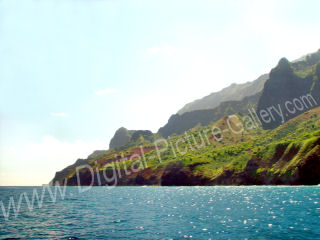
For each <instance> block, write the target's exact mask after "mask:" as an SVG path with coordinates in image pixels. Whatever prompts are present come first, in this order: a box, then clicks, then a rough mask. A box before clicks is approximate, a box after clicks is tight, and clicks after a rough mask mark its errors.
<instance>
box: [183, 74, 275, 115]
mask: <svg viewBox="0 0 320 240" xmlns="http://www.w3.org/2000/svg"><path fill="white" fill-rule="evenodd" d="M268 78H269V76H268V74H263V75H261V76H260V77H259V78H257V79H256V80H255V81H252V82H247V83H243V84H235V83H234V84H232V85H230V86H229V87H226V88H224V89H222V90H221V91H219V92H214V93H211V94H210V95H208V96H206V97H204V98H201V99H198V100H195V101H193V102H191V103H188V104H186V105H185V106H184V107H183V108H182V109H180V110H179V111H178V113H177V114H179V115H182V114H184V113H186V112H192V111H195V110H204V109H213V108H216V107H218V106H219V104H220V103H222V102H226V101H241V100H242V99H243V98H245V97H249V96H252V95H255V94H257V93H259V92H261V91H262V89H263V86H264V83H265V82H266V80H267V79H268Z"/></svg>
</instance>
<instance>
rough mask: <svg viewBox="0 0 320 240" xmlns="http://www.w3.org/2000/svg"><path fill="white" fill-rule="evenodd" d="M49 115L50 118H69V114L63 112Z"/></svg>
mask: <svg viewBox="0 0 320 240" xmlns="http://www.w3.org/2000/svg"><path fill="white" fill-rule="evenodd" d="M50 115H51V116H52V117H69V114H68V113H64V112H59V113H54V112H52V113H50Z"/></svg>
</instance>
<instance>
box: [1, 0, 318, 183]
mask: <svg viewBox="0 0 320 240" xmlns="http://www.w3.org/2000/svg"><path fill="white" fill-rule="evenodd" d="M319 12H320V1H318V0H315V1H311V0H310V1H302V0H301V1H292V0H288V1H284V0H280V1H279V0H277V1H270V0H267V1H225V0H223V1H222V0H221V1H213V0H209V1H203V0H201V1H196V0H193V1H187V0H181V1H175V0H167V1H164V0H161V1H160V0H159V1H151V0H145V1H135V0H130V1H129V0H128V1H125V0H106V1H103V0H96V1H94V0H90V1H87V0H52V1H47V0H42V1H39V0H38V1H36V0H17V1H14V0H0V98H1V99H0V100H1V101H0V185H39V184H42V183H48V182H49V181H50V180H51V179H52V178H53V176H54V174H55V172H56V171H58V170H61V169H63V168H64V167H66V166H67V165H69V164H72V163H73V162H74V161H75V160H76V159H77V158H85V157H86V156H87V155H89V154H90V153H91V152H92V151H93V150H95V149H107V148H108V144H109V140H110V138H111V137H112V136H113V134H114V132H115V130H116V129H118V128H119V127H121V126H124V127H126V128H128V129H150V130H152V131H157V130H158V128H159V127H161V126H163V125H164V124H165V123H166V122H167V120H168V118H169V117H170V115H171V114H173V113H175V112H177V111H178V110H179V109H180V108H181V107H183V105H184V104H186V103H188V102H190V101H192V100H194V99H197V98H200V97H203V96H205V95H208V94H209V93H211V92H214V91H217V90H220V89H221V88H223V87H226V86H228V85H230V84H231V83H233V82H236V83H242V82H247V81H252V80H254V79H256V78H257V77H258V76H259V75H261V74H263V73H265V72H269V71H270V69H271V68H272V67H274V66H275V65H276V64H277V62H278V60H279V59H280V58H281V57H284V56H285V57H287V58H288V59H289V60H294V59H296V58H299V57H300V56H302V55H304V54H306V53H309V52H314V51H317V50H318V49H319V48H320V14H319Z"/></svg>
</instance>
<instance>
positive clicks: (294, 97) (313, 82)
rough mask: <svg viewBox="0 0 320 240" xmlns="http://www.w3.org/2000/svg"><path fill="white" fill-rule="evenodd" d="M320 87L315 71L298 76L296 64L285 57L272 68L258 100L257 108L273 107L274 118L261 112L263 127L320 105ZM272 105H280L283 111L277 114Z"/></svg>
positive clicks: (273, 124)
mask: <svg viewBox="0 0 320 240" xmlns="http://www.w3.org/2000/svg"><path fill="white" fill-rule="evenodd" d="M312 63H313V62H312ZM309 67H312V65H311V66H309ZM314 68H315V66H314ZM318 89H319V81H318V78H317V76H316V74H315V71H314V72H311V73H310V74H308V75H307V76H305V77H301V76H298V75H297V74H296V73H295V71H294V67H293V64H291V63H290V62H289V61H288V60H287V59H285V58H282V59H281V60H280V61H279V64H278V65H277V66H276V67H275V68H274V69H272V70H271V72H270V78H269V79H268V80H267V81H266V83H265V86H264V89H263V91H262V95H261V97H260V99H259V102H258V106H257V112H258V113H260V112H262V111H268V112H270V111H271V114H272V118H273V119H272V121H269V120H268V121H266V120H263V118H262V117H261V115H260V114H259V117H260V121H261V122H262V126H263V128H264V129H273V128H276V127H277V126H279V125H280V124H282V123H284V122H286V121H288V120H289V119H291V118H294V117H296V116H298V115H300V114H301V113H303V112H305V111H308V110H310V109H312V108H314V107H317V106H319V103H320V102H319V101H317V99H319V93H320V91H318ZM319 90H320V89H319ZM310 94H311V96H312V97H310ZM306 96H308V97H306ZM288 101H289V102H290V104H288ZM271 108H277V109H280V110H281V111H282V115H280V114H277V113H276V112H274V111H273V109H272V110H269V109H271Z"/></svg>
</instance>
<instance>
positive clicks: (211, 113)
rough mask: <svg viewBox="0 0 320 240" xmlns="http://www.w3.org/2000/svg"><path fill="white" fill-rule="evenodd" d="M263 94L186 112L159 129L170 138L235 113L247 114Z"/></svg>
mask: <svg viewBox="0 0 320 240" xmlns="http://www.w3.org/2000/svg"><path fill="white" fill-rule="evenodd" d="M260 95H261V93H256V94H255V95H253V96H250V97H245V98H244V99H243V100H241V101H228V102H222V103H221V104H220V105H219V106H218V107H216V108H214V109H207V110H196V111H192V112H186V113H184V114H182V115H180V114H175V115H172V116H171V117H170V119H169V120H168V123H167V124H166V125H165V126H163V127H161V128H160V129H159V131H158V132H159V134H161V135H162V136H163V137H168V136H170V135H172V134H181V133H183V132H185V131H187V130H189V129H191V128H193V127H195V126H196V125H198V124H201V125H202V126H206V125H208V124H209V123H211V122H215V121H217V120H218V119H220V118H222V117H223V116H227V115H230V114H234V113H247V112H248V109H250V108H255V107H256V104H257V102H258V100H259V97H260Z"/></svg>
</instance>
